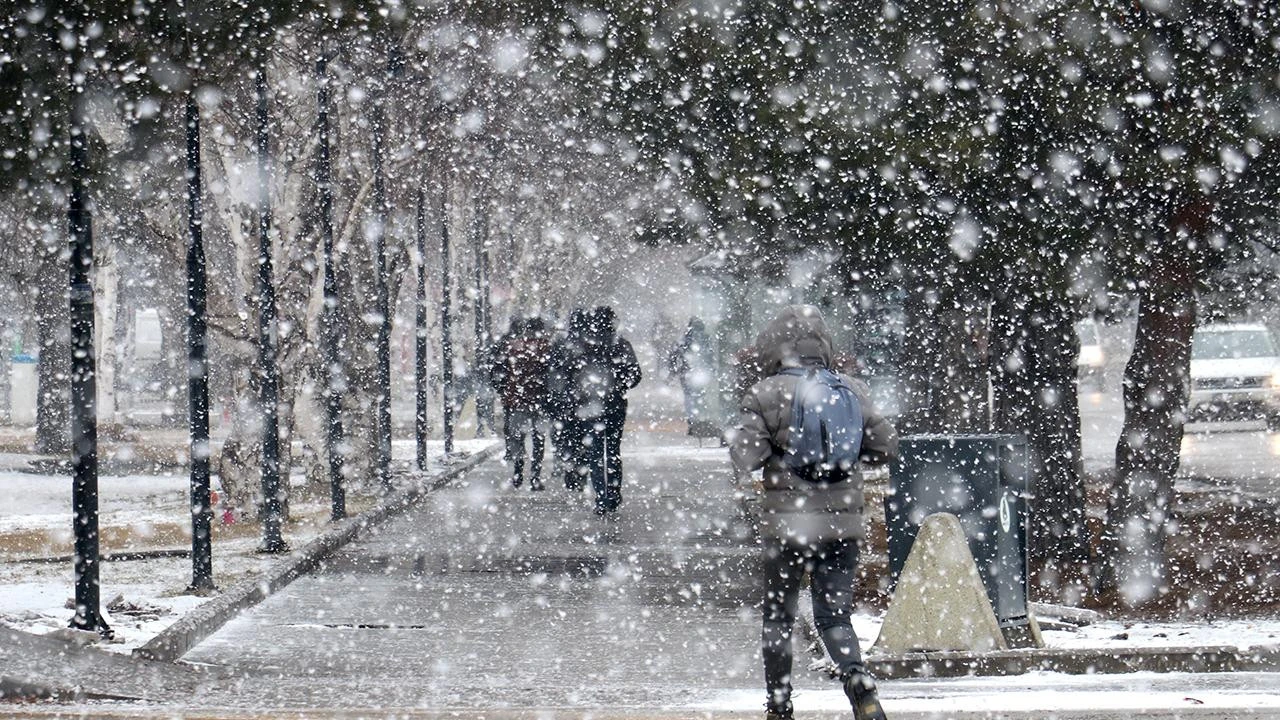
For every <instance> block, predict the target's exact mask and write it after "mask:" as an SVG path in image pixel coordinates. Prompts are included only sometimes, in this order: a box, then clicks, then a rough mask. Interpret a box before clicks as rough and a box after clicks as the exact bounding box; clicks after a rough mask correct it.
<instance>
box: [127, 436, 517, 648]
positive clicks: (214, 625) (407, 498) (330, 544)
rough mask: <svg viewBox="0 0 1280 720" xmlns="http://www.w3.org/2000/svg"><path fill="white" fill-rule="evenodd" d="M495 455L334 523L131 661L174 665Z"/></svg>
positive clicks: (489, 451)
mask: <svg viewBox="0 0 1280 720" xmlns="http://www.w3.org/2000/svg"><path fill="white" fill-rule="evenodd" d="M498 450H499V444H497V443H495V444H493V445H490V446H489V447H486V448H484V449H483V450H479V451H477V452H476V453H474V454H472V455H469V456H467V457H466V458H465V459H463V460H462V461H461V462H459V463H458V464H457V465H454V466H452V467H448V468H446V469H445V470H444V471H443V472H439V473H437V474H435V475H428V476H426V477H423V478H421V481H420V482H418V483H415V484H414V485H413V486H412V487H409V488H406V489H404V490H401V491H399V492H398V493H396V494H394V495H392V496H391V497H389V498H387V499H386V500H384V501H382V502H380V503H378V504H377V505H376V506H374V507H373V508H371V509H370V510H368V511H366V512H363V513H361V514H359V515H356V516H354V517H349V518H347V519H345V520H342V521H340V522H338V523H337V524H335V525H334V526H333V528H331V529H330V530H327V531H326V532H324V533H322V534H321V535H320V536H318V537H316V538H315V539H313V540H312V541H311V542H309V543H307V544H306V545H304V546H303V547H302V548H301V549H300V550H298V551H296V552H293V553H291V554H290V555H289V556H288V557H285V558H282V559H281V560H280V562H278V563H276V564H275V565H273V566H272V567H271V568H269V569H268V570H267V571H266V572H265V573H263V574H262V575H259V576H257V577H253V578H249V579H248V580H244V581H242V582H240V583H238V584H236V585H233V586H232V587H231V588H229V589H228V590H227V591H226V592H224V593H222V594H221V595H219V596H218V597H216V598H213V599H211V600H209V601H208V602H206V603H204V604H203V605H201V606H200V607H198V608H196V609H195V610H193V611H191V612H190V613H187V614H186V615H185V616H183V617H182V619H180V620H178V621H177V622H175V623H174V624H172V625H170V626H169V627H168V628H165V629H164V630H163V631H162V632H160V633H159V634H158V635H156V636H155V637H153V638H152V639H151V640H149V641H148V642H147V643H146V644H144V645H142V646H141V647H138V648H136V649H135V650H134V651H133V657H135V658H140V659H143V660H159V661H165V662H173V661H176V660H178V659H179V658H181V657H182V656H183V655H185V654H187V652H188V651H189V650H191V648H193V647H195V646H196V645H197V644H199V643H200V642H201V641H202V640H204V639H205V638H207V637H209V636H210V635H212V634H213V633H214V632H216V631H217V630H218V629H219V628H221V627H222V626H223V625H225V624H226V623H227V621H229V620H231V618H233V617H235V616H236V615H238V614H239V613H240V612H241V611H242V610H245V609H248V608H251V607H253V606H254V605H257V604H258V603H260V602H262V601H263V600H265V599H267V598H268V597H270V596H271V595H272V594H274V593H276V592H279V591H280V590H282V589H284V588H285V587H287V586H288V585H289V583H291V582H293V581H294V580H296V579H297V578H298V577H300V576H302V575H303V574H305V573H307V572H309V571H311V570H313V569H315V567H316V566H317V565H319V564H320V562H321V561H322V560H324V559H325V558H327V557H329V556H330V555H332V554H333V553H334V552H336V551H337V550H339V549H340V548H342V547H343V546H344V545H346V544H347V543H349V542H351V541H352V540H354V539H356V538H357V537H359V535H360V533H362V532H364V531H365V530H367V529H369V528H372V527H375V526H377V525H379V524H380V523H382V522H384V521H386V520H387V519H389V518H391V517H394V516H395V515H398V514H399V513H401V512H403V511H404V510H405V509H407V508H408V507H410V506H411V505H413V504H414V503H415V502H417V501H418V500H419V499H420V498H421V497H422V496H423V495H425V494H427V493H429V492H432V491H434V490H436V489H438V488H440V487H441V486H443V485H445V484H447V483H449V482H451V481H453V480H455V479H456V478H458V477H459V476H460V475H462V474H464V473H466V472H468V471H470V470H472V469H474V468H475V467H476V466H478V465H480V464H481V463H484V462H485V461H487V460H489V459H490V458H492V457H493V456H494V455H496V454H497V453H498Z"/></svg>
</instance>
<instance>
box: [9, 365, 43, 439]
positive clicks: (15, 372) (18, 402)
mask: <svg viewBox="0 0 1280 720" xmlns="http://www.w3.org/2000/svg"><path fill="white" fill-rule="evenodd" d="M11 361H12V364H11V365H10V366H9V422H10V423H12V424H14V425H21V426H26V425H35V424H36V398H37V397H38V396H39V392H40V383H39V380H38V378H37V376H36V359H35V358H34V357H32V356H30V355H25V354H18V355H14V356H13V357H12V358H11Z"/></svg>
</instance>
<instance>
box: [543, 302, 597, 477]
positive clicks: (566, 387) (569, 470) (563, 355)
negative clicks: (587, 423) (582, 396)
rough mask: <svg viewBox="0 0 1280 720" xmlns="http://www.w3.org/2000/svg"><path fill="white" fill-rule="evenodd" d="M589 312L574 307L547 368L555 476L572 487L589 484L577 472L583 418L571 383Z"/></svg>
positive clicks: (580, 356) (581, 352)
mask: <svg viewBox="0 0 1280 720" xmlns="http://www.w3.org/2000/svg"><path fill="white" fill-rule="evenodd" d="M587 319H588V316H587V312H586V311H585V310H583V309H582V308H575V309H574V310H573V312H571V313H570V314H569V320H568V322H567V323H566V325H565V332H564V335H562V336H561V337H558V338H556V340H555V341H554V342H553V343H552V344H551V357H550V361H549V363H548V369H547V370H548V372H547V415H548V417H549V419H550V420H551V442H552V445H554V446H555V449H554V452H555V466H556V468H555V470H556V475H555V476H556V477H562V478H563V479H564V486H565V488H567V489H569V490H578V491H582V489H583V488H584V487H586V484H585V482H584V481H583V478H582V476H580V475H579V474H578V466H579V465H580V463H579V462H578V461H577V459H578V457H579V456H580V455H581V448H582V435H583V432H582V422H581V421H580V420H579V419H578V418H577V415H576V413H575V407H574V400H575V398H574V393H573V390H572V384H573V381H574V379H575V378H576V377H577V373H578V369H579V367H580V366H581V364H582V361H583V357H584V354H585V347H586V345H585V343H586V336H587V331H588V322H587Z"/></svg>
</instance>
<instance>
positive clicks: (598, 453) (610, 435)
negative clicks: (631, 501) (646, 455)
mask: <svg viewBox="0 0 1280 720" xmlns="http://www.w3.org/2000/svg"><path fill="white" fill-rule="evenodd" d="M624 419H625V418H624ZM622 425H623V419H618V418H613V417H608V416H606V417H603V418H601V419H599V420H597V421H595V422H592V421H587V422H585V423H583V428H582V430H583V432H582V440H581V448H582V449H581V452H580V454H579V460H578V462H579V463H580V464H579V469H578V476H579V477H580V478H581V477H582V476H584V475H585V476H587V477H589V478H590V479H591V488H592V489H593V490H594V491H595V494H596V512H599V513H606V512H614V511H616V510H617V509H618V506H619V505H621V504H622Z"/></svg>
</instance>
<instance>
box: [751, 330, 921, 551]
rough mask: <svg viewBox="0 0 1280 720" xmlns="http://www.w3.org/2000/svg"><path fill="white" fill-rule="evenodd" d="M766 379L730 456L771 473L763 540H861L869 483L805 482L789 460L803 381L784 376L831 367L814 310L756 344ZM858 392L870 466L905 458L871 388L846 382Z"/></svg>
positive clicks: (763, 501) (854, 477)
mask: <svg viewBox="0 0 1280 720" xmlns="http://www.w3.org/2000/svg"><path fill="white" fill-rule="evenodd" d="M756 350H757V352H758V353H759V357H760V360H761V363H762V365H763V370H764V379H763V380H761V381H760V382H758V383H756V384H755V385H754V386H752V388H751V389H750V390H749V391H748V392H747V393H746V394H745V395H743V396H742V399H741V408H740V410H739V417H738V425H737V427H736V428H735V429H734V431H733V434H732V438H731V442H730V447H729V453H730V456H731V457H732V458H733V463H734V465H735V466H736V468H737V469H738V471H739V472H740V473H741V474H744V475H745V474H747V473H750V472H754V471H755V470H759V469H760V468H764V479H763V488H764V489H763V492H762V494H761V498H760V535H761V536H762V537H764V538H772V539H777V540H782V541H785V542H788V543H789V544H795V545H816V544H819V543H824V542H830V541H833V540H848V539H858V540H861V539H862V538H863V537H865V532H866V530H865V527H864V522H863V517H862V515H863V498H862V476H861V473H859V472H854V473H852V474H851V475H850V479H849V480H847V481H845V482H839V483H833V484H830V485H822V484H818V483H813V482H809V481H807V480H804V479H803V478H801V477H799V476H797V475H796V474H794V473H793V472H791V470H790V469H789V468H788V467H787V465H786V462H785V461H784V459H783V453H784V452H785V449H786V447H787V444H788V441H789V440H790V433H789V430H788V425H789V424H790V422H791V399H792V395H793V393H794V391H795V387H796V383H797V382H799V379H798V378H796V377H794V376H790V375H778V374H777V373H778V371H779V370H782V369H783V368H788V367H802V366H806V365H822V366H823V367H828V368H829V367H831V360H832V356H833V354H834V353H833V351H832V347H831V333H830V332H828V330H827V325H826V323H825V322H824V321H823V319H822V314H821V313H820V312H819V311H818V309H817V308H816V307H814V306H812V305H792V306H790V307H788V308H786V309H784V310H783V311H782V312H781V313H780V314H779V315H778V317H776V318H774V320H773V321H772V322H770V323H769V324H768V326H766V327H765V329H764V331H762V332H761V333H760V335H759V336H758V337H757V338H756ZM842 377H844V378H845V380H846V381H848V382H849V384H850V385H851V386H852V387H853V389H854V394H855V395H856V396H857V397H858V402H859V404H860V405H861V409H862V416H863V422H864V428H863V436H862V463H864V464H867V463H871V464H881V463H887V462H890V461H892V460H893V459H894V458H896V457H897V455H898V434H897V432H896V431H895V430H894V429H893V426H892V425H890V424H889V422H888V421H887V420H885V418H884V416H883V415H881V414H880V411H879V410H877V409H876V408H875V407H874V406H873V405H872V404H871V400H870V398H869V397H868V395H867V392H866V385H865V384H863V383H861V382H857V381H854V380H851V379H850V378H848V377H847V376H842Z"/></svg>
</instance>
